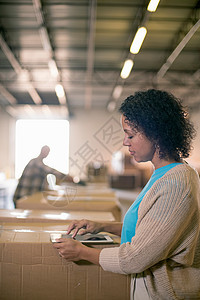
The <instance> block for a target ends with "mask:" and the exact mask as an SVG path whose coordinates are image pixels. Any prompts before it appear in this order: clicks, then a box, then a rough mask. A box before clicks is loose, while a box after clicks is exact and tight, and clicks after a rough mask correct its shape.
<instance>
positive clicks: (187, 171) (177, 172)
mask: <svg viewBox="0 0 200 300" xmlns="http://www.w3.org/2000/svg"><path fill="white" fill-rule="evenodd" d="M165 175H166V177H167V176H172V175H174V176H177V177H185V178H187V177H189V178H191V177H193V178H196V179H198V180H199V175H198V172H197V171H196V170H195V168H194V167H192V166H191V165H190V164H189V163H187V162H186V161H184V162H183V163H181V164H178V165H176V166H175V167H174V168H172V169H171V170H169V171H168V172H167V173H166V174H165Z"/></svg>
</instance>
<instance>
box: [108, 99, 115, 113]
mask: <svg viewBox="0 0 200 300" xmlns="http://www.w3.org/2000/svg"><path fill="white" fill-rule="evenodd" d="M115 108H116V102H115V101H111V102H109V103H108V106H107V109H108V111H109V112H113V111H114V110H115Z"/></svg>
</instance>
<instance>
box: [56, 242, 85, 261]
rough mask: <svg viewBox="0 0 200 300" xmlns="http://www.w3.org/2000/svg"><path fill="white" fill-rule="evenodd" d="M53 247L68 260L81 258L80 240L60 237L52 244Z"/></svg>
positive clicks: (81, 246) (81, 245)
mask: <svg viewBox="0 0 200 300" xmlns="http://www.w3.org/2000/svg"><path fill="white" fill-rule="evenodd" d="M53 246H54V248H56V249H57V250H58V252H59V255H60V256H61V257H63V258H65V259H67V260H70V261H78V260H81V259H82V257H81V249H82V248H83V247H86V246H84V245H83V244H81V243H80V242H78V241H76V240H74V239H71V238H69V239H64V238H60V239H57V240H56V243H54V244H53Z"/></svg>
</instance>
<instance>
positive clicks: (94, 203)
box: [16, 192, 121, 221]
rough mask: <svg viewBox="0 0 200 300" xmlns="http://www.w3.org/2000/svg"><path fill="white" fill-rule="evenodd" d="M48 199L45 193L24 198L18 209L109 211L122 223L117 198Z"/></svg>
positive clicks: (20, 201) (18, 202) (17, 204)
mask: <svg viewBox="0 0 200 300" xmlns="http://www.w3.org/2000/svg"><path fill="white" fill-rule="evenodd" d="M50 199H51V198H47V197H46V196H45V193H42V192H39V193H35V194H33V195H31V196H27V197H23V198H21V199H20V200H18V201H17V203H16V206H17V208H21V209H30V210H33V209H38V210H41V209H42V210H43V209H44V210H65V211H66V212H67V211H107V212H111V213H112V214H113V216H114V217H115V220H116V221H121V212H120V205H119V202H118V200H117V198H116V197H115V198H112V197H110V198H104V197H102V198H101V200H99V199H98V200H95V197H89V198H88V197H85V198H84V197H83V198H81V200H80V199H79V200H77V199H78V198H77V197H74V198H73V197H72V196H70V197H65V198H64V199H63V198H62V199H61V200H60V198H59V197H55V198H54V197H53V196H52V199H53V200H52V199H51V200H50Z"/></svg>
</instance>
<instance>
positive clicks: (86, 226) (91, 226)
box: [67, 219, 103, 238]
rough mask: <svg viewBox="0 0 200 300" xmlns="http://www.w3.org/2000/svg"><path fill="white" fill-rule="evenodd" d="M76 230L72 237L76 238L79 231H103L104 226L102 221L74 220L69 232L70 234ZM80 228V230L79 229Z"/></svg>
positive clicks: (83, 232) (84, 232) (82, 232)
mask: <svg viewBox="0 0 200 300" xmlns="http://www.w3.org/2000/svg"><path fill="white" fill-rule="evenodd" d="M72 230H74V232H73V234H72V238H74V237H75V236H76V235H77V233H78V232H79V234H86V233H98V232H100V231H103V226H102V224H101V223H97V222H93V221H90V220H85V219H83V220H74V221H72V222H71V224H70V225H69V227H68V230H67V234H70V233H71V231H72ZM79 230H80V231H79Z"/></svg>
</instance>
